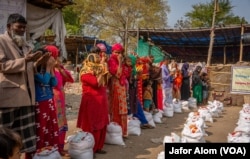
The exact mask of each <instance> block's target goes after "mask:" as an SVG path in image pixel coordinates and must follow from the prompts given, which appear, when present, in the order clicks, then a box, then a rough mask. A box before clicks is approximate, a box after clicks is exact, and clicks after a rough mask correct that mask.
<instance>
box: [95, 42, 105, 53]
mask: <svg viewBox="0 0 250 159" xmlns="http://www.w3.org/2000/svg"><path fill="white" fill-rule="evenodd" d="M96 46H97V47H99V48H100V50H101V51H102V52H107V48H106V46H105V45H104V44H103V43H99V44H97V45H96Z"/></svg>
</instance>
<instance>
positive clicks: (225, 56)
mask: <svg viewBox="0 0 250 159" xmlns="http://www.w3.org/2000/svg"><path fill="white" fill-rule="evenodd" d="M223 53H224V62H223V64H224V65H225V64H226V61H227V55H226V46H224V50H223Z"/></svg>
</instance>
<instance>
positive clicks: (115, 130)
mask: <svg viewBox="0 0 250 159" xmlns="http://www.w3.org/2000/svg"><path fill="white" fill-rule="evenodd" d="M105 143H106V144H112V145H125V143H124V141H123V138H122V128H121V126H120V125H119V124H117V123H116V122H110V123H109V125H108V126H107V133H106V138H105Z"/></svg>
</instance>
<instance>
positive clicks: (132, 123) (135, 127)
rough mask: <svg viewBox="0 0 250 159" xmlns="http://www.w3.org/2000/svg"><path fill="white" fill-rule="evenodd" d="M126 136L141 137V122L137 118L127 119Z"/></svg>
mask: <svg viewBox="0 0 250 159" xmlns="http://www.w3.org/2000/svg"><path fill="white" fill-rule="evenodd" d="M128 135H137V136H140V135H141V122H140V120H139V119H138V118H135V117H130V118H128Z"/></svg>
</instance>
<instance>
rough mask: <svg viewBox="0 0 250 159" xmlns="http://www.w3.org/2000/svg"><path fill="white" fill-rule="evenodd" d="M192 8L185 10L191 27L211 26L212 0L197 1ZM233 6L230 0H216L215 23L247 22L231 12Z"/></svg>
mask: <svg viewBox="0 0 250 159" xmlns="http://www.w3.org/2000/svg"><path fill="white" fill-rule="evenodd" d="M192 8H193V10H192V11H190V12H187V13H186V14H185V17H187V18H188V19H189V20H190V22H191V26H192V27H211V25H212V17H213V11H214V0H211V1H210V2H207V3H198V4H195V5H193V6H192ZM232 9H233V6H232V5H231V1H230V0H218V10H217V13H216V18H215V25H229V24H247V23H248V22H247V21H246V20H245V18H244V17H243V18H241V17H239V16H235V15H234V14H233V13H232Z"/></svg>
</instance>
